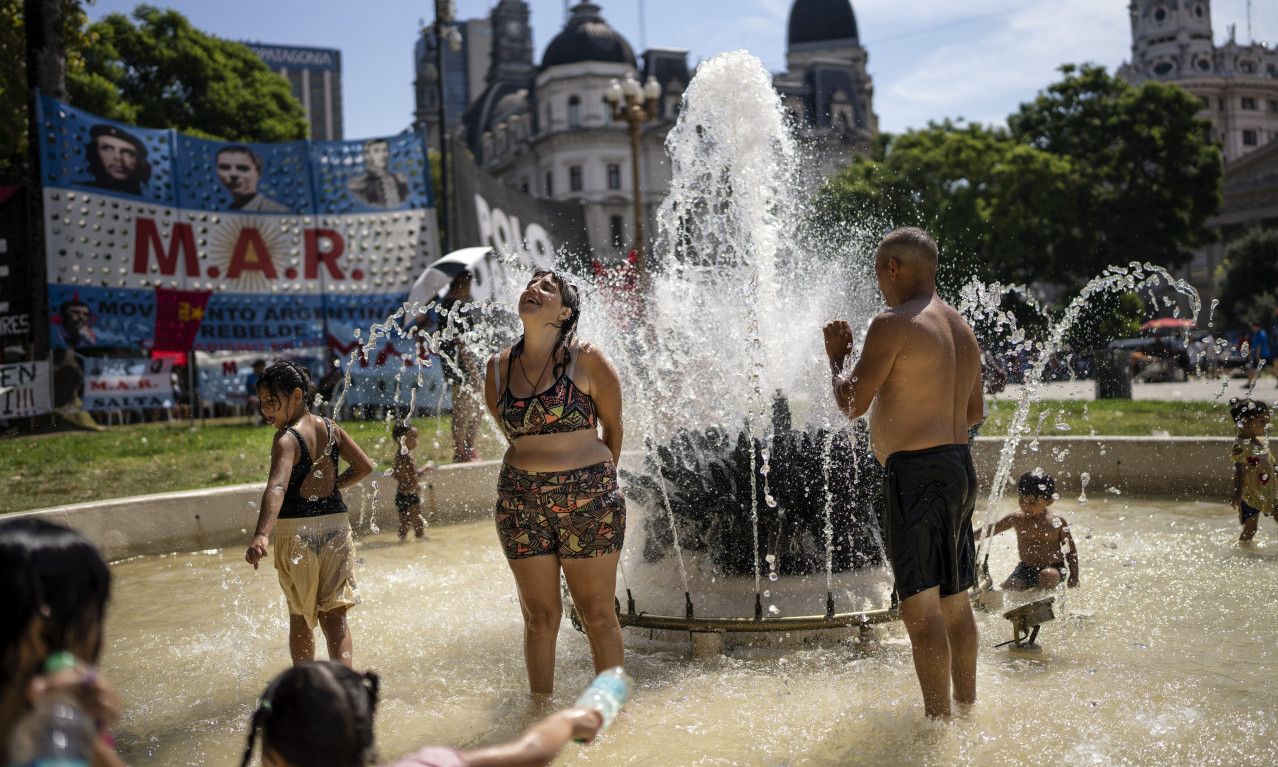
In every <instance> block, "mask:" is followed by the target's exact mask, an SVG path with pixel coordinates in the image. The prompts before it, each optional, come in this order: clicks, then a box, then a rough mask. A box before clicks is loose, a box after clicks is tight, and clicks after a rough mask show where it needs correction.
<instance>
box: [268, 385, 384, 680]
mask: <svg viewBox="0 0 1278 767" xmlns="http://www.w3.org/2000/svg"><path fill="white" fill-rule="evenodd" d="M310 390H311V376H310V373H308V372H307V370H306V368H304V367H302V366H301V365H298V364H297V363H295V362H277V363H275V364H274V365H272V366H270V367H269V368H267V369H266V372H265V373H263V374H262V377H261V379H260V380H259V381H258V382H257V393H258V398H259V400H260V402H261V409H262V418H263V419H264V420H265V421H266V422H267V423H269V424H270V425H272V426H274V427H275V428H276V429H277V431H276V432H275V439H274V440H273V441H272V442H271V474H270V478H269V479H267V482H266V491H265V492H263V493H262V504H261V507H260V508H259V510H258V517H257V527H256V528H255V529H254V531H253V540H252V541H251V542H250V543H249V547H248V551H247V552H245V554H244V558H245V559H246V560H247V561H248V563H249V564H251V565H253V569H254V570H256V569H257V565H258V562H259V561H261V559H262V558H263V557H265V556H266V553H267V548H266V547H267V544H268V543H270V544H272V545H273V546H274V547H275V570H276V573H277V574H278V576H279V579H280V587H281V588H282V589H283V590H284V596H285V598H286V599H287V600H288V612H289V635H288V646H289V651H290V653H291V654H292V656H293V662H294V663H300V662H302V661H306V660H314V659H315V635H314V629H315V625H316V624H317V623H318V624H319V626H320V629H321V630H323V632H324V638H325V639H326V640H327V642H328V657H329V658H330V659H332V660H335V661H337V662H339V663H344V664H346V665H347V666H349V665H351V662H352V658H351V634H350V629H349V628H348V626H347V625H346V610H347V608H349V607H351V606H352V605H356V604H359V592H358V591H357V590H356V588H355V576H354V574H353V572H352V570H353V566H354V561H355V556H354V542H353V540H352V538H351V524H350V518H349V514H347V511H346V503H345V502H344V501H343V500H342V493H341V490H342V489H343V488H347V487H350V486H351V485H353V484H355V483H357V482H359V481H360V480H361V479H363V478H364V477H366V476H368V475H369V473H370V472H372V470H373V462H372V461H370V460H368V456H367V455H365V454H364V451H363V450H361V449H360V447H359V445H357V444H355V440H353V439H351V438H350V436H349V435H348V434H347V433H346V432H345V431H343V430H342V427H340V426H338V425H337V424H335V423H333V422H332V421H330V420H328V419H327V418H321V417H320V416H316V415H312V414H311V412H310V410H309V408H307V403H306V400H307V398H308V397H309V395H310ZM338 458H342V459H343V460H345V461H346V462H347V463H348V464H350V465H349V466H347V467H346V470H345V471H343V472H342V473H340V474H339V473H338V472H337V459H338Z"/></svg>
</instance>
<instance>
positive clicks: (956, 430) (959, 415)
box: [822, 228, 984, 717]
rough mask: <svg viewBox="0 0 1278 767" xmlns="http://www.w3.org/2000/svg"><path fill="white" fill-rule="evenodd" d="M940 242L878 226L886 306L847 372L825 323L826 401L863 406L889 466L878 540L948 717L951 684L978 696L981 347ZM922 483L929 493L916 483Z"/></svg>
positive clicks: (935, 703)
mask: <svg viewBox="0 0 1278 767" xmlns="http://www.w3.org/2000/svg"><path fill="white" fill-rule="evenodd" d="M937 259H938V249H937V246H936V243H935V242H934V241H933V240H932V238H931V237H930V236H929V235H928V234H927V233H926V232H924V231H922V230H921V229H915V228H904V229H897V230H896V231H894V232H892V233H890V234H888V235H887V236H886V237H884V238H883V241H882V242H881V243H880V244H879V248H878V251H877V252H876V254H875V265H874V271H875V274H876V276H877V278H878V283H879V291H880V292H881V293H882V294H883V298H884V299H885V300H886V301H887V305H888V307H889V309H888V311H886V312H883V313H882V314H879V315H878V316H877V317H875V318H874V320H873V321H872V322H871V323H870V328H869V330H868V331H867V333H866V336H865V343H864V344H863V346H862V350H861V355H860V358H859V359H857V360H856V363H855V365H853V366H852V369H851V370H848V363H849V359H850V358H851V357H852V348H853V342H854V338H853V335H852V328H851V326H850V325H848V323H847V322H845V321H843V320H834V321H831V322H828V323H826V325H825V327H824V328H823V329H822V330H823V332H824V334H825V351H826V356H827V357H829V360H830V368H831V372H832V373H833V379H834V380H833V386H834V396H835V400H836V401H837V402H838V405H839V408H840V409H841V410H842V411H843V412H844V414H846V415H847V416H848V417H849V418H858V417H860V416H861V415H862V414H865V413H866V412H868V413H869V420H870V443H871V447H872V448H873V450H874V455H875V457H876V458H877V459H878V460H879V463H881V464H883V466H884V468H885V469H886V471H887V480H886V483H885V487H884V490H885V496H886V498H885V500H886V502H887V513H886V516H885V518H884V543H885V549H886V551H887V554H888V559H889V560H890V561H891V562H892V569H893V577H894V579H895V582H896V586H895V588H896V592H897V595H898V596H899V597H900V600H901V601H900V607H899V609H900V612H901V619H902V621H903V622H904V623H905V627H906V630H907V631H908V632H909V634H910V644H911V645H912V646H913V649H914V669H915V672H916V673H917V674H918V678H919V686H920V688H921V690H922V692H923V705H924V709H925V711H926V712H927V715H928V716H932V717H946V716H949V715H950V693H951V689H952V690H953V698H954V700H957V701H958V702H960V703H973V702H975V700H976V651H977V630H976V620H975V618H974V617H973V615H972V606H971V602H970V601H969V600H968V596H967V589H968V588H970V587H971V585H972V584H973V582H974V581H975V558H976V553H975V548H974V546H973V543H972V529H971V518H972V510H973V507H974V505H975V501H976V471H975V468H974V467H973V466H972V459H971V455H970V453H969V452H968V449H967V430H968V428H969V427H971V426H972V425H974V424H976V423H977V422H979V421H980V419H981V415H982V411H983V409H984V407H983V405H984V403H983V400H982V398H981V395H982V392H981V363H980V350H979V348H978V347H977V343H976V335H975V334H974V333H973V332H972V329H971V327H969V326H968V324H967V322H966V321H964V319H963V318H962V317H961V316H960V315H959V313H958V312H956V311H954V309H953V308H951V307H950V306H948V305H946V303H945V302H944V301H942V300H941V299H940V297H939V296H937V294H936V269H937ZM924 488H926V489H927V492H922V490H923V489H924Z"/></svg>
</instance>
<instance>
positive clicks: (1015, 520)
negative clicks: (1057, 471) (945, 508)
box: [976, 469, 1078, 591]
mask: <svg viewBox="0 0 1278 767" xmlns="http://www.w3.org/2000/svg"><path fill="white" fill-rule="evenodd" d="M1017 488H1018V490H1019V491H1020V496H1021V498H1020V506H1021V508H1020V510H1019V511H1014V512H1012V513H1011V514H1008V515H1007V516H1005V517H1003V518H1002V519H1000V520H999V521H997V522H995V523H994V527H993V529H992V530H991V531H990V535H998V534H999V533H1001V532H1003V531H1005V530H1009V529H1013V528H1015V530H1016V547H1017V549H1019V550H1020V553H1021V561H1020V564H1018V565H1016V569H1015V570H1013V571H1012V574H1011V575H1009V576H1008V577H1007V580H1005V581H1003V585H1002V588H1005V589H1007V590H1008V591H1025V590H1027V589H1054V588H1056V584H1058V583H1060V582H1061V579H1063V578H1064V577H1065V573H1066V572H1067V571H1068V572H1069V587H1070V588H1074V587H1075V586H1077V585H1078V549H1077V548H1075V546H1074V536H1072V535H1070V532H1069V522H1066V521H1065V518H1064V517H1062V516H1059V515H1057V514H1053V513H1052V512H1050V511H1048V510H1047V507H1048V506H1051V505H1052V502H1053V501H1055V500H1056V480H1054V479H1052V477H1051V476H1050V475H1048V474H1045V473H1044V472H1043V470H1042V469H1035V470H1034V471H1027V472H1025V473H1024V474H1022V475H1021V480H1020V482H1019V483H1017ZM984 532H985V531H984V530H982V529H978V530H976V539H977V540H980V538H981V534H982V533H984ZM1062 546H1065V547H1066V550H1065V558H1064V559H1063V560H1062V559H1061V547H1062ZM1066 562H1068V563H1069V565H1068V567H1067V566H1066V564H1065V563H1066Z"/></svg>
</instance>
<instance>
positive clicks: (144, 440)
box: [142, 437, 146, 445]
mask: <svg viewBox="0 0 1278 767" xmlns="http://www.w3.org/2000/svg"><path fill="white" fill-rule="evenodd" d="M142 444H144V445H145V444H146V437H143V438H142Z"/></svg>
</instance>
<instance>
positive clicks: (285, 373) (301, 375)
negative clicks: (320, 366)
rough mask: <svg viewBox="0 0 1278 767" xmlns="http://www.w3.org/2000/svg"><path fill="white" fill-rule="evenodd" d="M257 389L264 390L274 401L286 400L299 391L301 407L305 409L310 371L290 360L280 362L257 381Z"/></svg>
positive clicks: (268, 369)
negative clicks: (300, 392) (300, 391)
mask: <svg viewBox="0 0 1278 767" xmlns="http://www.w3.org/2000/svg"><path fill="white" fill-rule="evenodd" d="M257 388H259V389H262V388H265V389H266V390H267V391H268V392H270V393H271V395H272V396H274V397H275V398H276V399H287V398H288V397H289V395H291V394H292V393H293V392H294V391H295V390H297V389H301V390H302V406H303V407H306V404H307V402H306V395H307V394H308V393H309V392H310V390H311V371H309V370H307V369H306V367H305V366H303V365H299V364H297V363H296V362H293V361H291V360H280V361H279V362H276V363H275V364H274V365H271V366H270V367H268V368H267V369H266V371H265V372H264V373H262V377H261V378H259V379H257Z"/></svg>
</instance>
